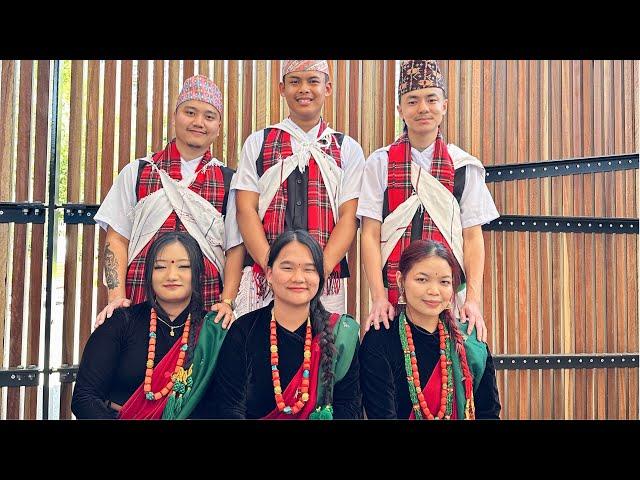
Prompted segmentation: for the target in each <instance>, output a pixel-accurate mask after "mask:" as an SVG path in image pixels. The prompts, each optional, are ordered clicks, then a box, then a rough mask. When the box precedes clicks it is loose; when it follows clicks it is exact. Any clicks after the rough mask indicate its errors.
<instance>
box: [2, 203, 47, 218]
mask: <svg viewBox="0 0 640 480" xmlns="http://www.w3.org/2000/svg"><path fill="white" fill-rule="evenodd" d="M45 211H46V208H45V205H44V203H12V202H0V223H44V221H45V216H46V215H45Z"/></svg>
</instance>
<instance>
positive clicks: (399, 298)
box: [398, 288, 407, 305]
mask: <svg viewBox="0 0 640 480" xmlns="http://www.w3.org/2000/svg"><path fill="white" fill-rule="evenodd" d="M406 304H407V301H406V299H405V298H404V288H400V296H399V297H398V305H406Z"/></svg>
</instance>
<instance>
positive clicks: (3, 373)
mask: <svg viewBox="0 0 640 480" xmlns="http://www.w3.org/2000/svg"><path fill="white" fill-rule="evenodd" d="M639 363H640V355H639V354H638V353H571V354H562V353H560V354H548V355H493V365H494V366H495V369H496V370H560V369H580V368H589V369H592V368H637V367H638V364H639ZM41 372H42V370H38V368H37V367H35V366H33V365H32V366H30V367H28V368H26V369H25V368H14V369H8V370H1V369H0V387H21V386H35V385H38V374H39V373H41ZM51 373H59V374H60V383H73V382H75V381H76V377H77V375H78V365H62V366H60V367H57V368H52V369H51Z"/></svg>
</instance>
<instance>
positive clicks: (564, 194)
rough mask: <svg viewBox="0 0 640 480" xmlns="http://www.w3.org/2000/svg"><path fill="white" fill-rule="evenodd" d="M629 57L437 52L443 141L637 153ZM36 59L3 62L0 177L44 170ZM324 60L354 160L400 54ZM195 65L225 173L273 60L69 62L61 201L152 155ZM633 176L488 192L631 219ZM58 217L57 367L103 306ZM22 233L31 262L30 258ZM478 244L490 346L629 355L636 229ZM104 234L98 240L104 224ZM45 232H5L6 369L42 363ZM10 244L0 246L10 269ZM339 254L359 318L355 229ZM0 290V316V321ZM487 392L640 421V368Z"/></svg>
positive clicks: (564, 154) (502, 206) (527, 405)
mask: <svg viewBox="0 0 640 480" xmlns="http://www.w3.org/2000/svg"><path fill="white" fill-rule="evenodd" d="M639 63H640V62H638V61H590V60H582V61H560V60H553V61H542V60H540V61H504V60H485V61H481V60H468V61H466V60H465V61H457V60H443V61H441V67H442V72H443V75H444V77H445V79H446V82H447V94H448V99H449V100H448V102H449V103H448V114H447V116H446V117H445V121H444V123H443V125H442V130H443V132H444V134H445V137H446V139H447V141H448V142H450V143H455V144H457V145H458V146H460V147H461V148H463V149H464V150H467V151H469V152H471V153H472V154H474V155H476V156H477V157H478V158H480V159H481V160H482V161H483V163H484V164H485V165H493V164H504V163H519V162H530V161H543V160H551V159H560V158H572V157H581V156H591V155H605V154H618V153H629V152H637V151H638V149H639V148H638V147H639V145H638V121H639V120H638V118H639V113H638V112H639V104H638V99H637V91H638V82H639V80H638V77H639ZM34 67H35V64H33V63H32V62H28V61H23V62H14V61H2V70H1V77H0V81H1V84H0V167H1V171H2V172H3V173H4V172H7V171H9V172H15V169H16V166H15V165H25V164H27V165H28V164H29V163H30V162H31V157H32V156H35V159H34V161H33V163H34V168H35V169H37V170H36V171H39V172H40V171H45V170H46V168H47V166H46V163H45V162H46V157H47V155H48V151H47V149H48V135H43V134H41V133H40V132H42V131H46V130H47V129H48V125H47V123H46V122H47V118H48V110H49V102H50V98H49V83H48V82H49V80H48V78H49V68H50V62H38V64H37V67H35V68H36V75H35V78H36V80H35V82H36V85H35V86H33V85H32V82H31V78H32V76H33V70H34ZM330 67H331V71H332V81H333V88H334V90H333V95H332V96H330V97H329V98H328V99H327V101H326V103H325V109H324V116H325V118H326V119H327V121H329V123H330V124H331V125H332V126H334V127H336V128H337V129H338V130H341V131H344V132H346V133H347V134H349V135H350V136H352V137H353V138H354V139H356V140H357V141H359V142H360V144H361V145H362V147H363V150H364V153H365V156H368V155H369V154H370V153H371V152H373V151H374V150H375V149H377V148H379V147H381V146H383V145H386V144H389V143H390V142H392V141H393V139H394V138H395V137H396V135H397V134H398V133H399V132H397V131H396V112H395V105H396V84H395V74H396V69H397V63H396V62H395V61H393V60H390V61H362V60H351V61H343V60H338V61H330ZM85 70H86V71H85ZM194 72H197V73H201V74H205V75H209V76H211V78H213V79H214V80H215V81H216V83H217V84H218V86H219V87H220V89H221V91H222V92H223V98H224V100H225V112H224V115H223V123H222V130H221V134H220V136H219V137H218V139H216V140H215V141H214V145H213V153H214V155H215V156H216V157H217V158H219V159H220V160H222V161H224V162H225V163H227V164H228V165H229V166H231V167H234V168H235V167H236V166H237V162H238V159H239V156H240V151H241V147H242V144H243V142H244V140H245V139H246V137H247V136H248V135H249V134H250V133H251V132H252V131H253V130H255V129H260V128H263V127H265V126H266V125H270V124H273V123H275V122H278V121H279V120H281V119H282V118H283V117H284V116H286V115H287V112H288V110H287V108H286V103H285V102H284V101H283V99H282V98H281V97H280V95H279V93H278V83H279V81H280V61H278V60H271V61H264V60H258V61H250V60H243V61H222V60H215V61H208V60H198V61H193V60H188V61H180V60H170V61H163V60H155V61H146V60H145V61H107V62H99V61H91V62H82V61H73V62H72V65H71V92H70V97H69V99H68V103H69V105H70V111H69V113H68V114H67V115H68V116H66V118H65V116H64V115H63V116H62V117H60V119H59V121H60V122H66V124H68V125H69V140H68V142H69V143H68V147H69V148H68V172H69V173H68V179H67V199H66V201H67V202H81V201H84V202H86V203H95V202H99V201H101V200H102V199H103V198H104V196H105V195H106V193H107V191H108V189H109V187H110V185H111V184H112V182H113V179H114V178H115V177H114V175H115V174H117V173H118V171H119V170H121V169H122V167H123V166H125V165H126V164H127V163H129V162H130V161H131V160H133V158H138V157H141V156H144V155H146V154H147V153H148V152H149V151H155V150H157V149H159V148H162V146H163V145H164V144H165V143H166V142H167V141H168V140H169V139H171V138H172V137H173V134H174V128H173V125H172V120H173V112H174V108H175V100H176V98H177V95H178V92H179V89H180V87H181V85H182V82H183V81H184V79H185V78H187V77H188V76H190V75H192V74H193V73H194ZM34 94H35V97H36V103H35V109H36V123H35V126H34V125H32V122H31V117H32V115H31V102H32V101H31V98H32V97H33V96H34ZM165 98H166V100H165ZM33 128H36V129H37V132H38V134H37V135H36V136H35V144H34V146H31V145H30V137H27V136H20V137H19V138H18V149H17V150H16V151H15V152H14V151H13V139H14V137H15V134H16V132H17V131H25V129H26V131H32V129H33ZM18 129H19V130H18ZM116 146H117V147H116ZM31 152H34V153H31ZM14 157H15V160H14ZM116 158H117V161H116ZM13 176H14V177H15V178H16V181H15V182H14V183H15V188H13V186H12V184H10V183H6V182H3V183H0V200H4V201H17V200H21V199H32V200H34V201H35V200H40V201H44V200H46V198H45V197H46V195H45V193H46V192H45V185H46V179H45V178H44V176H41V175H36V176H35V180H34V183H33V187H32V192H33V193H32V195H29V194H28V192H29V177H27V176H17V177H16V174H15V173H13ZM98 177H99V178H100V190H99V192H98V190H97V188H98V185H97V178H98ZM637 178H638V171H637V170H634V171H626V172H617V173H606V174H588V175H580V176H573V177H557V178H553V179H548V178H547V179H542V180H527V181H517V182H502V183H493V184H489V186H488V187H489V191H490V192H491V194H492V195H493V198H494V200H495V202H496V205H497V208H498V211H499V212H501V213H502V214H523V215H552V214H553V215H587V216H623V217H637V215H638V212H637V203H636V192H637ZM81 189H82V195H81V194H80V192H81ZM64 228H65V232H66V258H65V262H64V285H65V289H64V305H63V311H64V319H63V322H62V324H63V328H62V330H63V331H62V342H63V348H62V358H60V359H58V358H53V359H52V364H53V365H54V366H55V365H56V364H57V362H58V361H60V362H61V363H67V364H73V363H77V362H78V360H79V356H80V355H81V352H82V348H83V346H84V343H85V341H86V338H87V336H88V335H89V333H90V331H91V329H92V323H93V318H94V317H95V314H96V309H97V310H99V309H101V308H102V306H103V304H104V302H105V299H106V290H105V289H104V287H103V286H101V283H102V271H103V270H102V269H103V265H102V264H101V263H100V262H98V264H97V265H94V264H95V260H94V257H95V252H96V247H95V229H96V228H97V227H78V226H74V225H66V226H65V227H64ZM79 228H82V248H81V249H79V248H78V242H79V238H78V229H79ZM28 231H31V232H32V234H31V244H30V248H31V257H30V262H29V263H25V262H26V260H27V258H28V256H27V248H29V246H28V244H27V240H28V235H27V232H28ZM484 238H485V245H486V262H485V278H484V301H483V310H484V314H485V317H486V322H487V325H488V326H489V347H490V349H491V351H492V353H494V354H506V353H520V354H541V353H569V352H578V353H588V352H594V351H595V352H601V353H604V352H623V351H630V352H635V351H637V350H638V305H637V300H638V299H637V289H638V285H637V278H636V276H635V274H634V273H633V272H637V268H638V267H637V245H638V238H637V236H635V235H596V234H549V233H527V232H523V233H520V232H518V233H515V232H508V233H505V232H485V233H484ZM98 240H99V242H98V243H99V245H98V251H101V250H102V249H103V246H104V232H100V233H99V237H98ZM43 241H44V228H43V227H42V226H31V227H25V226H18V225H15V226H10V225H6V224H4V225H0V246H1V248H0V338H2V339H4V340H5V341H4V342H2V343H0V354H3V358H4V356H6V355H5V354H4V352H6V349H7V348H8V350H9V355H8V356H9V357H10V358H9V361H8V362H3V366H4V367H8V366H15V365H19V364H22V363H24V362H23V361H22V358H25V352H26V358H27V363H37V360H38V354H39V348H38V347H39V336H40V331H41V326H40V324H41V314H40V309H39V308H38V307H39V305H40V304H41V302H42V297H41V296H40V295H41V293H40V292H41V289H42V283H41V277H42V273H43V271H44V270H43V263H42V262H40V261H39V259H41V258H43V253H42V250H43ZM7 252H12V253H11V255H12V259H11V263H9V261H10V260H9V259H8V258H7ZM349 257H350V258H349V264H350V270H351V271H352V273H353V276H352V278H351V279H350V280H349V281H348V286H347V300H348V301H347V303H348V311H349V312H350V313H352V314H355V315H356V316H358V317H361V316H362V315H366V314H367V313H368V308H369V293H368V286H367V282H366V279H365V278H364V276H363V270H362V267H361V265H360V262H359V240H358V239H356V241H354V243H353V245H352V247H351V250H350V254H349ZM8 264H9V265H12V272H11V273H12V275H13V277H14V278H16V276H18V277H19V276H21V275H23V274H24V272H25V271H29V272H30V284H29V292H30V297H29V298H28V308H27V309H26V310H28V312H29V317H28V318H29V320H28V323H27V324H26V325H25V322H23V318H22V317H23V313H22V312H23V310H25V309H24V308H23V307H24V305H25V300H26V299H25V295H26V289H24V287H23V286H22V283H21V282H15V281H14V282H12V283H14V284H15V285H16V286H15V288H7V285H6V279H7V266H8ZM26 265H29V269H28V270H26V269H25V267H26ZM607 267H609V268H607ZM94 270H95V271H94ZM628 272H629V273H631V275H629V274H628ZM78 276H80V278H79V279H77V277H78ZM78 280H79V281H80V282H81V283H80V286H79V288H76V283H77V281H78ZM97 285H100V286H99V287H97ZM9 287H10V286H9ZM95 288H98V292H97V295H98V298H97V305H96V306H94V305H93V294H94V289H95ZM7 300H10V304H11V309H10V312H11V314H10V316H9V317H7V318H9V319H10V320H9V321H7V319H5V315H4V313H5V308H4V305H6V302H7ZM78 304H79V308H78V311H77V312H76V306H77V305H78ZM9 324H10V325H9ZM76 329H78V338H77V339H76V337H75V332H76ZM23 330H24V331H25V332H26V335H27V341H26V342H24V341H23ZM53 338H54V337H52V339H53ZM498 386H499V390H500V394H501V399H502V403H503V418H512V419H517V418H520V419H524V418H576V419H590V418H620V419H624V418H633V419H637V418H638V370H637V369H617V370H616V369H608V370H605V369H597V370H566V371H500V372H499V373H498ZM4 390H13V391H8V393H7V410H6V413H5V412H1V409H2V402H0V414H1V415H2V416H3V417H7V418H19V417H20V410H21V408H22V403H23V402H22V399H21V398H20V393H19V389H4ZM29 390H33V392H31V391H29V392H26V395H25V398H24V417H25V418H35V417H36V415H37V409H36V395H35V391H36V389H29ZM71 392H72V386H71V385H68V384H67V385H62V388H61V398H60V402H61V403H60V418H70V416H71V415H70V410H69V404H70V396H71ZM527 399H528V400H527Z"/></svg>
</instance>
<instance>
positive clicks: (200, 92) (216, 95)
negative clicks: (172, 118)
mask: <svg viewBox="0 0 640 480" xmlns="http://www.w3.org/2000/svg"><path fill="white" fill-rule="evenodd" d="M188 100H200V101H201V102H205V103H208V104H209V105H213V106H214V107H216V108H217V109H218V112H219V113H220V115H221V116H222V94H221V93H220V90H219V89H218V86H217V85H216V84H215V83H213V81H212V80H211V79H210V78H207V77H205V76H204V75H195V76H193V77H190V78H187V79H186V80H185V81H184V85H183V86H182V91H181V92H180V95H179V96H178V101H177V102H176V109H177V108H178V107H179V106H180V104H182V103H184V102H186V101H188Z"/></svg>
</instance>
